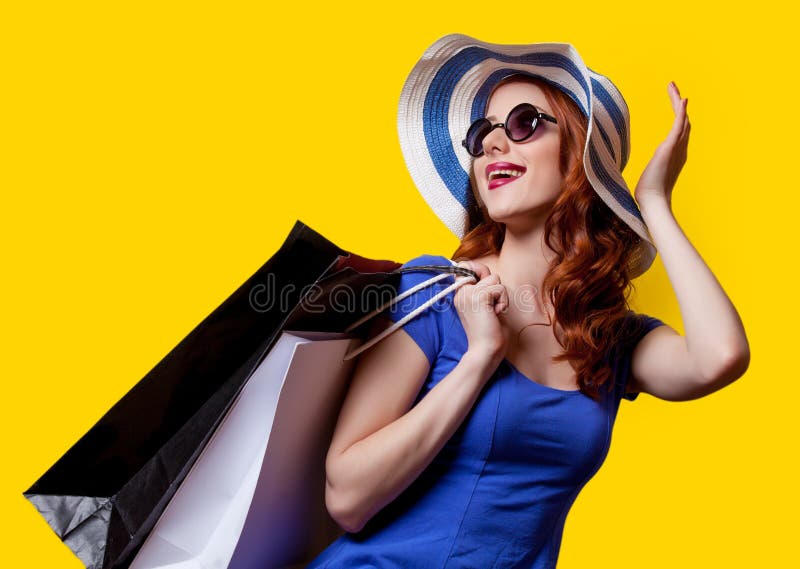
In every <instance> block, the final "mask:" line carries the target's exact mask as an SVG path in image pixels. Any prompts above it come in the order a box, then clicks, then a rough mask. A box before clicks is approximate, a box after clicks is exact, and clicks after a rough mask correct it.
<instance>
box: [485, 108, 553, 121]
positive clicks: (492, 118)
mask: <svg viewBox="0 0 800 569" xmlns="http://www.w3.org/2000/svg"><path fill="white" fill-rule="evenodd" d="M531 106H532V107H533V108H534V109H536V110H537V111H539V112H540V113H543V112H544V109H543V108H541V107H539V106H537V105H534V104H533V103H531ZM506 116H508V115H507V114H506ZM483 118H485V119H486V120H488V121H490V122H494V121H496V120H497V118H496V117H495V116H494V115H489V116H486V117H483Z"/></svg>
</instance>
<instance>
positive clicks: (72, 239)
mask: <svg viewBox="0 0 800 569" xmlns="http://www.w3.org/2000/svg"><path fill="white" fill-rule="evenodd" d="M265 5H266V3H257V2H254V3H242V2H226V3H219V4H218V5H215V4H212V3H207V2H185V3H184V2H181V3H177V2H172V3H160V2H126V3H119V2H114V3H108V2H93V3H88V2H60V3H54V2H52V3H48V2H36V3H17V4H14V5H12V4H11V3H6V5H5V6H4V8H3V14H2V16H1V17H0V53H1V54H2V55H1V56H0V57H2V69H1V70H0V77H1V79H0V81H2V83H3V86H2V88H0V97H2V99H3V100H2V103H1V104H0V119H1V120H0V131H1V132H2V134H1V135H0V136H1V137H2V139H1V140H2V148H0V162H1V163H0V166H1V167H0V185H1V187H2V204H3V205H2V220H1V221H2V223H0V227H1V229H0V231H2V242H3V249H2V250H3V259H2V267H3V278H2V285H0V286H2V298H3V320H2V321H3V338H2V346H3V358H2V365H3V384H2V385H3V388H4V389H3V407H4V409H3V413H2V415H1V416H2V425H0V432H2V449H0V456H1V457H2V460H3V464H4V466H3V468H2V469H1V470H0V476H2V492H1V496H2V498H1V499H2V502H0V512H1V513H2V520H0V524H2V528H0V536H1V537H0V539H2V549H0V565H2V566H4V567H47V568H75V569H77V568H79V567H81V565H80V563H79V562H78V561H77V559H75V558H73V556H72V554H71V553H70V552H69V551H68V550H67V549H66V547H64V546H63V545H62V544H61V542H60V541H59V540H58V538H57V537H56V536H55V534H54V533H52V532H51V530H50V529H49V528H48V526H47V525H46V523H45V522H44V521H43V520H42V519H41V518H40V516H39V514H38V513H37V512H36V511H35V509H34V508H33V507H32V506H31V505H30V504H28V503H27V502H26V501H25V500H24V498H23V497H22V492H23V491H24V490H26V489H27V488H28V487H29V486H30V485H31V484H32V483H33V482H34V481H35V480H36V479H37V478H38V477H39V476H40V475H41V474H43V473H44V472H45V471H46V470H47V468H48V467H49V466H50V465H51V464H52V463H54V462H55V461H56V460H57V459H58V458H59V457H60V456H61V454H62V453H64V452H65V451H66V450H67V449H68V448H69V447H70V446H71V445H72V444H73V443H74V442H75V441H76V440H77V439H78V438H79V437H80V436H81V435H82V434H83V433H84V432H86V431H87V430H88V429H89V428H90V427H91V426H92V424H94V422H95V421H96V420H97V419H99V418H100V416H101V415H102V414H103V413H104V412H105V411H106V410H107V409H108V408H109V407H111V405H112V404H113V403H114V402H116V401H117V400H118V399H119V398H120V397H122V396H123V395H124V394H125V393H126V392H127V391H128V389H130V388H131V387H132V386H133V385H134V384H135V383H136V382H137V381H138V380H139V379H140V378H141V377H142V376H143V375H144V374H145V373H146V372H147V371H149V370H150V369H151V368H152V366H153V365H155V364H156V363H157V362H158V361H159V360H160V359H161V358H162V357H163V356H164V355H165V354H166V353H167V352H168V351H169V350H170V349H171V348H172V347H173V346H174V345H175V344H177V343H178V342H179V341H180V340H181V339H182V338H183V337H184V336H185V335H186V334H187V333H188V332H189V331H190V330H191V329H192V328H193V327H194V326H195V325H196V324H197V323H199V322H200V321H201V320H202V319H203V318H204V317H205V316H206V315H207V314H208V313H210V312H211V311H212V310H213V309H214V308H215V307H216V306H217V305H218V304H219V303H220V302H221V301H222V300H224V299H225V298H226V297H227V296H228V295H229V294H230V293H231V292H232V291H233V290H234V289H235V288H236V287H237V286H238V285H239V284H241V283H242V282H243V281H244V280H245V279H246V278H247V277H249V276H250V275H251V274H252V273H253V272H254V271H255V270H256V269H257V268H258V267H259V266H261V264H262V263H264V262H265V261H266V260H267V259H268V258H269V257H270V256H271V255H272V254H273V253H274V252H275V251H276V250H277V248H278V247H279V245H280V244H281V243H282V241H283V239H284V238H285V237H286V235H287V233H288V232H289V230H290V229H291V227H292V225H293V224H294V222H295V220H296V219H301V220H302V221H304V222H305V223H307V224H308V225H310V226H311V227H312V228H314V229H315V230H317V231H319V232H321V233H322V234H323V235H325V236H326V237H328V238H329V239H331V240H332V241H334V242H335V243H337V244H338V245H340V246H341V247H343V248H346V249H349V250H352V251H353V252H356V253H358V254H361V255H365V256H370V257H377V258H388V259H394V260H397V261H405V260H408V259H409V258H411V257H413V256H416V255H418V254H421V253H423V252H427V253H433V254H444V255H449V254H451V253H452V252H453V251H454V250H455V248H456V246H457V241H456V239H455V237H454V236H452V235H451V234H450V233H449V232H448V231H447V229H446V228H445V227H444V225H442V224H441V223H440V222H439V221H438V219H437V218H436V217H435V216H434V214H433V213H432V212H431V211H430V210H429V209H428V207H427V206H426V204H425V202H424V201H423V199H422V197H421V196H420V195H419V194H418V192H417V190H416V189H415V187H414V185H413V183H412V181H411V179H410V176H409V175H408V172H407V170H406V167H405V164H404V162H403V158H402V156H401V153H400V148H399V144H398V141H397V134H396V126H395V121H396V109H397V101H398V95H399V93H400V89H401V87H402V84H403V81H404V80H405V77H406V75H407V73H408V72H409V71H410V69H411V67H412V66H413V65H414V63H415V62H416V61H417V59H418V57H419V56H420V55H421V54H422V52H423V51H424V50H425V48H427V47H428V46H429V45H430V44H431V43H432V42H433V41H434V40H436V39H437V38H438V37H440V36H442V35H444V34H446V33H452V32H460V33H466V34H469V35H473V36H475V37H478V38H480V39H483V40H486V41H492V42H500V43H530V42H536V41H563V42H570V43H572V44H573V45H575V46H576V48H577V49H578V50H579V52H580V53H581V54H582V56H583V58H584V60H585V61H586V63H587V64H588V65H589V67H591V68H592V69H595V70H597V71H599V72H601V73H604V74H606V75H608V76H609V77H611V78H612V80H614V82H615V83H616V84H617V85H618V86H619V87H620V89H621V91H622V93H623V94H624V95H625V98H626V100H627V102H628V104H629V107H630V110H631V117H632V119H631V128H632V154H631V159H630V162H629V164H628V167H627V168H626V170H625V173H624V174H625V177H626V179H627V181H628V184H629V185H631V187H633V186H634V185H635V183H636V180H637V176H638V174H639V173H641V171H642V169H643V168H644V166H645V164H646V163H647V161H648V160H649V158H650V156H651V155H652V153H653V151H654V150H655V147H656V146H657V145H658V143H659V142H661V140H662V139H663V138H664V137H665V136H666V134H667V132H668V130H669V127H670V125H671V121H672V110H671V107H670V104H669V99H668V96H667V84H668V82H669V81H670V80H675V81H676V83H677V85H678V87H679V88H680V89H681V92H682V94H683V96H685V97H688V98H689V106H688V112H689V116H690V120H691V122H692V134H691V141H690V147H689V159H688V163H687V165H686V167H685V169H684V171H683V173H682V175H681V177H680V179H679V181H678V185H677V187H676V189H675V195H674V201H673V203H674V210H675V214H676V217H677V219H678V221H679V223H680V225H681V226H682V228H683V229H684V231H685V232H686V234H687V235H688V237H689V238H690V240H691V241H692V243H693V244H694V245H695V246H696V247H697V249H698V250H699V251H700V253H701V255H702V256H703V258H704V259H705V260H706V262H707V263H708V264H709V266H710V267H711V268H712V270H713V271H714V273H715V274H716V276H717V277H718V279H719V280H720V282H721V283H722V285H723V287H724V288H725V290H726V291H727V293H728V294H729V296H730V297H731V299H732V300H733V302H734V304H735V305H736V306H737V308H738V310H739V312H740V314H741V316H742V319H743V320H744V322H745V325H746V329H747V333H748V337H749V340H750V345H751V350H752V361H751V366H750V369H749V371H748V372H747V374H746V375H745V376H744V377H743V378H742V379H741V380H739V381H738V382H736V383H734V384H733V385H731V386H729V387H727V388H725V389H723V390H722V391H719V392H717V393H714V394H712V395H711V396H708V397H706V398H703V399H700V400H695V401H691V402H684V403H668V402H664V401H661V400H658V399H655V398H653V397H651V396H649V395H642V396H640V398H639V399H638V400H637V401H636V402H633V403H631V402H627V401H626V402H623V403H622V406H621V410H620V416H619V418H618V421H617V425H616V429H615V433H614V439H613V444H612V447H611V451H610V453H609V456H608V458H607V460H606V462H605V465H604V466H603V467H602V468H601V470H600V472H599V473H598V474H597V475H596V476H595V478H594V479H593V480H592V481H591V482H589V484H588V485H587V486H586V488H585V489H584V490H583V492H582V494H581V495H580V496H579V497H578V500H577V502H576V504H575V506H574V507H573V508H572V510H571V513H570V514H569V517H568V519H567V523H566V529H565V534H564V539H563V543H562V550H561V557H560V563H559V568H560V569H577V568H583V567H615V568H626V567H630V568H640V567H650V568H660V567H665V568H666V567H669V568H673V567H676V566H677V567H682V568H685V569H689V568H695V567H696V568H706V567H787V566H790V565H794V564H795V563H798V554H797V550H796V541H797V538H796V536H795V532H796V528H797V523H796V512H797V511H798V507H800V501H798V495H797V490H796V481H797V479H798V472H797V466H796V463H795V462H794V460H793V459H792V457H793V456H795V455H796V454H797V447H798V445H797V443H796V437H797V431H798V429H797V427H796V417H797V400H798V395H800V390H798V387H797V382H796V378H797V371H796V366H795V363H794V361H793V360H792V358H793V357H794V356H795V355H796V353H797V350H796V347H795V344H796V341H797V335H796V334H795V333H794V332H793V330H794V328H795V326H796V323H797V322H798V318H800V314H798V309H797V302H796V300H795V298H794V296H793V295H792V294H791V291H792V290H795V283H794V273H795V261H796V259H797V253H796V251H795V250H794V248H795V247H796V245H797V242H798V239H797V237H796V230H797V226H798V221H797V220H796V217H795V216H796V212H797V210H798V205H800V204H799V203H798V201H799V200H798V188H797V182H796V169H797V146H796V142H795V141H796V139H797V128H798V118H797V117H798V114H799V113H798V109H797V102H796V99H797V92H798V91H797V87H798V85H797V79H796V60H797V55H798V53H797V50H796V49H795V47H794V40H795V36H796V19H795V18H794V17H793V16H792V15H790V14H787V13H781V11H780V10H779V9H778V8H777V6H778V3H774V4H773V3H772V2H760V3H759V4H758V5H757V7H756V8H757V9H744V6H742V7H739V8H734V7H732V6H731V5H730V4H729V3H722V2H719V3H718V4H717V5H716V6H713V5H712V6H709V4H708V3H701V2H696V1H693V2H683V1H670V2H661V3H657V4H652V5H650V6H649V7H647V8H644V7H642V3H641V2H629V3H625V2H616V3H612V4H609V3H586V2H572V3H562V4H553V3H544V4H537V3H531V2H497V3H487V2H457V3H450V4H448V3H437V2H431V1H430V0H426V1H424V2H411V1H404V2H400V3H396V4H388V3H387V4H384V3H378V4H377V5H375V4H373V3H364V4H363V5H359V6H347V5H344V4H339V3H334V5H333V6H327V7H326V6H323V5H321V4H320V5H318V6H314V5H311V4H309V3H305V2H303V3H296V2H287V3H284V6H283V7H280V8H274V7H269V8H267V7H265ZM636 286H637V290H638V294H637V296H636V302H635V308H636V309H637V310H640V311H643V312H646V313H649V314H652V315H655V316H658V317H659V318H661V319H663V320H665V321H666V322H667V323H669V324H670V325H672V326H673V327H674V328H676V329H677V330H679V331H681V332H682V330H683V327H682V324H681V318H680V312H679V306H678V304H677V302H676V299H675V297H674V295H673V293H672V290H671V286H670V283H669V279H668V278H667V275H666V273H665V271H664V268H663V265H662V264H661V261H660V258H659V259H657V260H656V262H655V264H654V266H653V268H652V269H651V270H650V271H649V272H648V273H647V274H646V275H644V276H643V277H641V278H640V279H638V280H637V281H636Z"/></svg>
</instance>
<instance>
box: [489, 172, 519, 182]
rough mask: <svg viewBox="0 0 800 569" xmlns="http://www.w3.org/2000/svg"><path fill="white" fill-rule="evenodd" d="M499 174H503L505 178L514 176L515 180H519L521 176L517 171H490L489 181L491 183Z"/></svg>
mask: <svg viewBox="0 0 800 569" xmlns="http://www.w3.org/2000/svg"><path fill="white" fill-rule="evenodd" d="M500 174H505V175H506V176H514V177H515V178H519V177H520V176H522V172H520V171H519V170H492V171H491V172H490V173H489V181H490V182H491V181H492V180H494V179H495V178H497V177H498V176H499V175H500Z"/></svg>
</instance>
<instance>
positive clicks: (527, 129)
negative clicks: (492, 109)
mask: <svg viewBox="0 0 800 569" xmlns="http://www.w3.org/2000/svg"><path fill="white" fill-rule="evenodd" d="M538 115H539V113H538V111H537V110H536V107H534V106H533V105H528V104H523V105H519V106H518V107H515V108H514V109H513V110H512V111H511V112H510V113H509V114H508V122H507V123H506V128H507V129H508V133H509V137H510V138H511V140H513V141H515V142H519V141H521V140H525V139H526V138H528V137H529V136H530V135H531V134H533V130H534V129H535V128H536V121H537V117H538Z"/></svg>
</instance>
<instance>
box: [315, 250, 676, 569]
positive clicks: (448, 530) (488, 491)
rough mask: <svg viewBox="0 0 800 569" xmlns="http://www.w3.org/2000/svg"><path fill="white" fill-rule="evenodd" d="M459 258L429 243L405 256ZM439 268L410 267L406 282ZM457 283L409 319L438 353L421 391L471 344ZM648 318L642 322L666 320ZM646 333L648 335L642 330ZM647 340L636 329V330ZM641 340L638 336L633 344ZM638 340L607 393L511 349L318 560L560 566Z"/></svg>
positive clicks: (403, 304) (339, 564)
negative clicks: (443, 431) (398, 479)
mask: <svg viewBox="0 0 800 569" xmlns="http://www.w3.org/2000/svg"><path fill="white" fill-rule="evenodd" d="M422 264H444V265H447V264H452V262H451V261H450V260H449V259H447V258H446V257H442V256H439V255H421V256H419V257H416V258H414V259H412V260H411V261H409V262H408V263H406V264H405V265H404V266H417V265H422ZM435 274H436V273H433V272H430V271H419V272H410V273H403V275H402V277H401V281H400V286H399V290H400V292H402V291H405V290H407V289H409V288H411V287H412V286H414V285H416V284H418V283H420V282H423V281H425V280H427V279H429V278H431V277H432V276H434V275H435ZM453 279H454V277H452V276H451V277H448V278H445V279H443V280H442V281H439V282H437V283H434V284H433V285H431V286H429V287H426V288H424V289H422V290H420V291H418V292H416V293H414V294H413V295H411V296H409V297H408V298H407V299H405V300H403V301H400V302H399V303H398V304H397V305H395V306H394V307H392V308H391V309H389V310H387V314H388V315H389V317H390V318H391V319H392V320H393V321H395V322H396V321H397V320H399V319H400V318H402V317H403V316H404V315H405V314H407V313H409V312H410V311H411V310H413V309H414V308H415V307H417V306H419V305H421V304H422V303H424V302H425V301H426V300H428V299H430V298H431V297H432V296H434V295H435V294H436V293H437V292H439V291H441V290H443V289H444V288H446V287H447V286H448V285H449V284H452V283H453V282H454V280H453ZM454 294H455V293H453V292H451V293H449V294H448V295H447V296H445V297H444V299H443V300H440V301H437V302H436V303H434V304H433V305H432V306H431V307H430V308H429V309H428V310H426V311H425V312H423V313H422V314H420V315H418V316H417V317H415V318H414V319H412V320H411V321H410V322H408V323H407V324H406V325H405V326H404V330H405V331H406V332H408V334H409V335H410V336H411V337H412V338H413V339H414V340H415V342H416V343H417V344H418V345H419V346H420V348H422V351H423V352H425V355H426V356H427V357H428V360H429V361H430V363H431V369H430V373H429V375H428V377H427V379H426V381H425V384H424V386H423V388H422V389H421V391H420V394H419V396H418V397H417V399H416V401H415V404H416V402H418V401H419V400H420V399H421V398H423V397H424V396H425V394H426V393H427V392H428V391H430V389H431V388H432V387H433V386H435V385H436V384H437V383H438V382H439V381H440V380H441V379H442V378H443V377H445V376H446V375H447V374H448V373H449V372H450V371H451V370H452V369H453V368H454V367H455V365H456V364H457V363H458V361H459V359H460V358H461V356H462V355H463V354H464V352H465V351H466V349H467V337H466V334H465V332H464V329H463V327H462V326H461V320H460V318H459V316H458V313H457V312H456V310H455V308H454V307H453V297H454ZM631 316H633V317H636V318H641V319H643V320H644V323H643V328H642V330H643V334H642V336H643V335H644V333H646V332H649V331H650V330H652V329H653V328H655V327H656V326H659V325H662V324H664V323H663V322H662V321H660V320H658V319H657V318H653V317H650V316H646V315H644V314H635V313H631ZM640 338H641V336H640ZM637 341H638V340H637ZM633 345H634V346H635V343H634V344H633ZM631 350H632V347H631V348H630V349H627V350H625V353H622V354H618V355H615V356H614V357H613V362H614V370H615V375H614V377H615V381H614V382H613V385H612V386H611V388H610V389H609V390H608V391H607V392H603V390H601V393H603V396H602V397H601V401H600V402H595V401H594V400H593V399H592V398H591V397H588V396H586V395H584V394H583V393H581V392H580V391H578V390H574V391H572V390H563V389H557V388H553V387H547V386H545V385H542V384H540V383H536V382H535V381H532V380H531V379H529V378H527V377H526V376H524V375H523V374H522V373H521V372H520V371H519V370H517V369H516V368H515V367H514V366H513V365H512V364H511V363H510V362H509V361H508V360H504V361H503V362H502V363H501V364H500V366H499V367H498V369H497V370H496V372H495V373H494V375H493V376H492V377H491V378H490V379H489V380H488V381H487V383H486V385H485V386H484V389H483V390H482V391H481V393H480V395H479V397H478V399H477V400H476V402H475V405H474V406H473V408H472V409H471V410H470V412H469V413H468V414H467V416H466V417H465V419H464V421H463V423H462V424H461V425H460V426H459V428H458V429H457V430H456V432H455V433H454V434H453V436H452V437H451V438H450V440H448V442H447V443H446V444H445V446H444V447H443V448H442V450H441V451H440V452H439V454H438V455H437V456H436V457H435V458H434V460H433V461H432V462H431V464H430V465H429V466H428V467H427V468H426V469H425V470H424V471H423V472H422V473H421V474H420V476H419V477H418V478H417V479H416V480H415V481H414V482H412V483H411V485H410V486H409V487H408V488H407V489H406V490H405V491H403V492H402V493H401V494H400V495H399V496H398V497H397V498H396V499H395V500H393V501H392V502H390V503H389V504H387V505H386V506H385V507H384V508H383V509H382V510H380V511H379V512H378V513H377V514H376V515H375V516H373V517H372V518H371V519H370V520H369V521H368V522H367V523H366V525H365V526H364V527H363V529H362V530H361V531H359V532H357V533H344V534H343V535H342V536H340V537H339V538H338V539H336V540H335V541H334V542H332V543H331V544H330V545H329V546H328V547H327V548H326V549H325V550H323V551H322V552H321V553H320V554H319V555H318V556H317V557H316V558H315V559H314V560H313V561H312V562H311V563H310V564H309V565H307V566H306V567H307V569H308V568H315V569H334V568H336V569H339V568H342V569H343V568H348V569H357V568H376V569H395V568H397V569H400V568H402V569H407V568H412V567H413V568H415V569H445V568H447V569H454V568H459V569H464V568H475V569H499V568H503V569H506V568H517V569H553V568H555V566H556V561H557V559H558V554H559V549H560V545H561V536H562V532H563V528H564V522H565V520H566V517H567V513H568V512H569V509H570V507H571V506H572V503H573V502H574V500H575V498H576V496H577V495H578V493H579V492H580V490H581V489H582V488H583V486H584V485H585V484H586V483H587V482H588V481H589V480H590V479H591V477H592V476H593V475H594V474H595V472H597V470H598V469H599V468H600V465H601V464H602V463H603V461H604V459H605V457H606V455H607V453H608V449H609V444H610V442H611V431H612V427H613V424H614V420H615V418H616V414H617V409H618V407H619V403H620V399H621V398H622V397H625V398H626V399H629V400H633V399H635V398H636V397H637V396H638V393H629V394H625V393H624V391H625V384H626V381H627V378H628V371H629V364H630V353H631Z"/></svg>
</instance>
